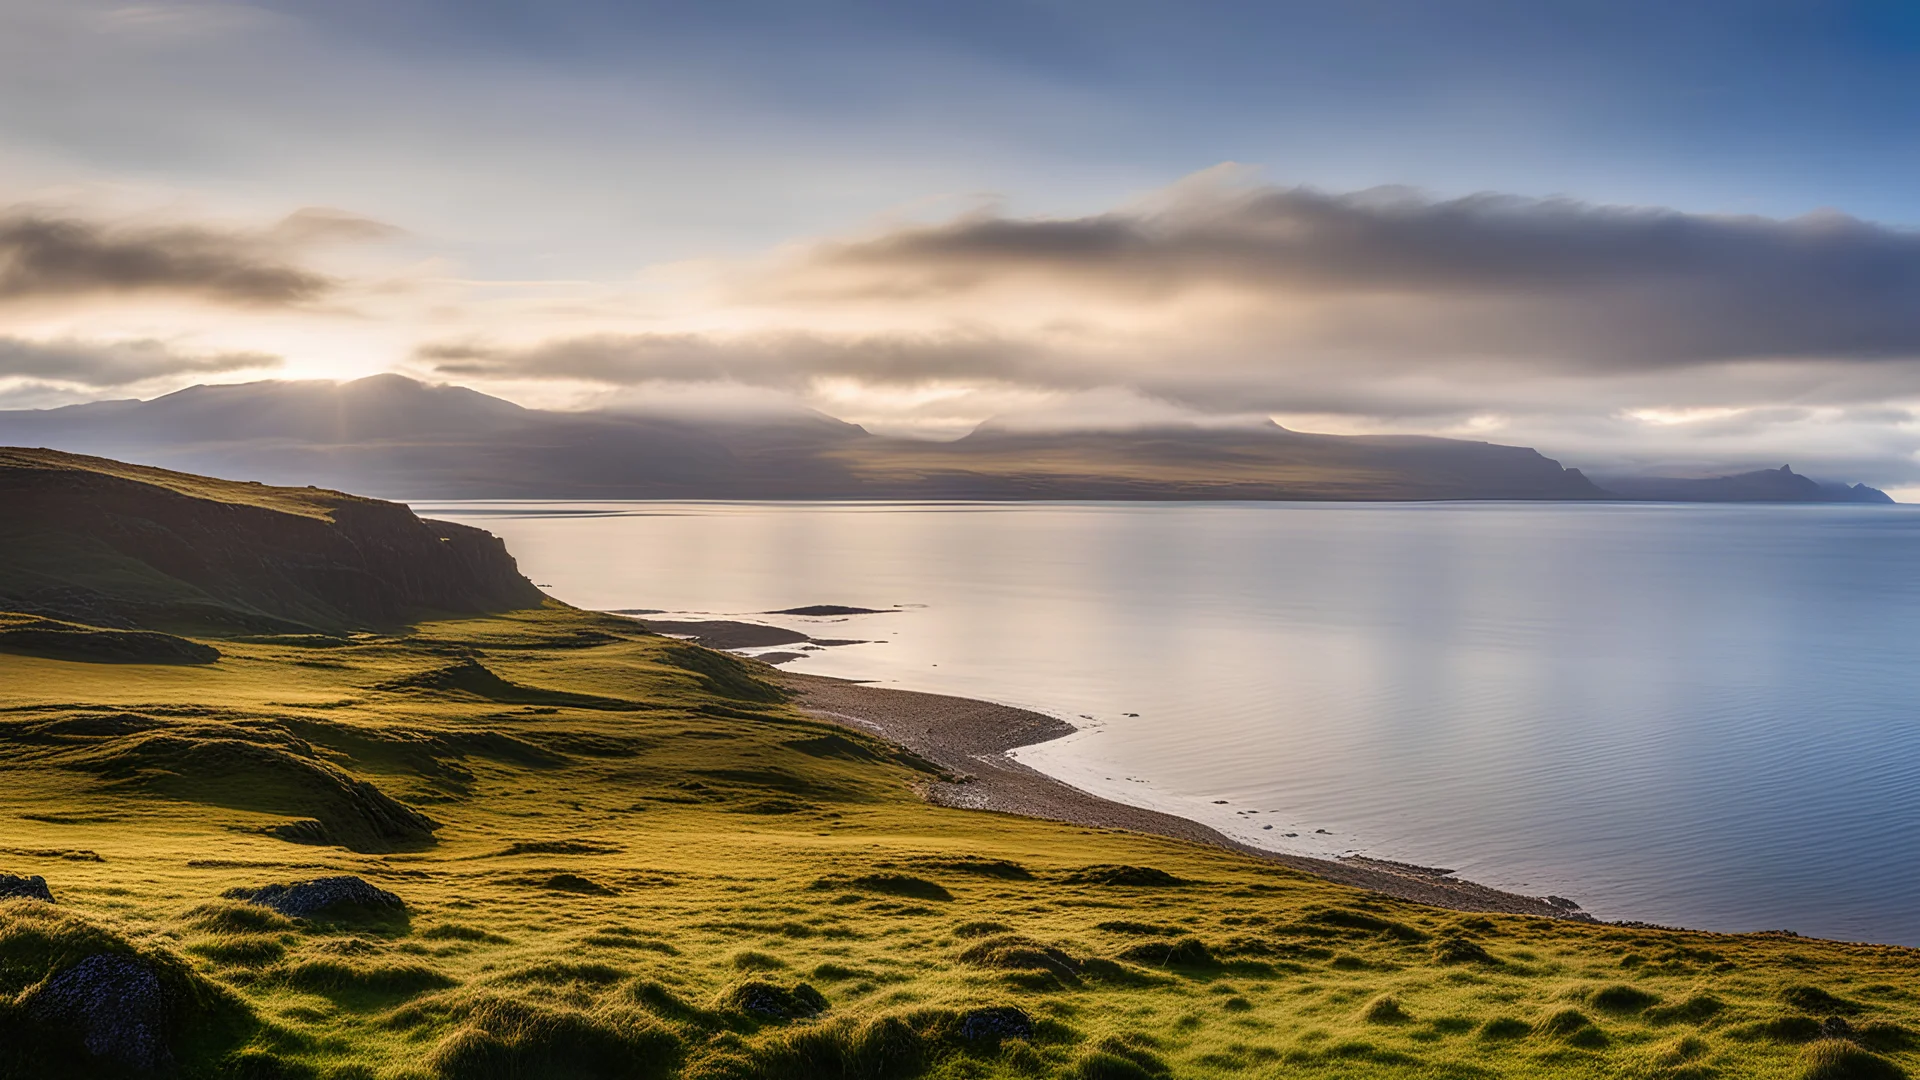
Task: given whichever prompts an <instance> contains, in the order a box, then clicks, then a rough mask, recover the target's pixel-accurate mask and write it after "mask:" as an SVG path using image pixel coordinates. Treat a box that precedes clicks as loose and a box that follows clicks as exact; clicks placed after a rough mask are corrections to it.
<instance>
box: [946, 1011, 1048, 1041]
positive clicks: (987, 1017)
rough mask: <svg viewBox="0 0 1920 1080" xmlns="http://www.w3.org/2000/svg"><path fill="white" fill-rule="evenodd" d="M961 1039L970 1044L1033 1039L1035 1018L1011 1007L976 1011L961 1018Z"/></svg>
mask: <svg viewBox="0 0 1920 1080" xmlns="http://www.w3.org/2000/svg"><path fill="white" fill-rule="evenodd" d="M960 1037H961V1038H963V1039H965V1040H967V1041H968V1042H978V1041H980V1040H981V1039H1028V1038H1032V1037H1033V1018H1032V1017H1030V1016H1028V1015H1027V1014H1026V1013H1024V1012H1022V1011H1021V1010H1019V1009H1016V1008H1014V1007H1012V1006H1010V1005H997V1006H994V1007H992V1008H986V1009H975V1010H973V1011H972V1012H970V1013H968V1014H967V1015H965V1016H963V1017H961V1018H960Z"/></svg>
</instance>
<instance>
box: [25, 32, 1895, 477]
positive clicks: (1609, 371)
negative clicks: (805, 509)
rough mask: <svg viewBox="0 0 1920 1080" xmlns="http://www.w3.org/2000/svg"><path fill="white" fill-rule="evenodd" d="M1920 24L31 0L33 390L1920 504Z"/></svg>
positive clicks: (28, 102) (28, 156) (28, 325)
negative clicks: (1041, 435) (1098, 439)
mask: <svg viewBox="0 0 1920 1080" xmlns="http://www.w3.org/2000/svg"><path fill="white" fill-rule="evenodd" d="M1915 176H1920V5H1916V4H1914V3H1912V2H1911V0H1898V2H1860V3H1851V2H1846V0H1826V2H1813V0H1807V2H1784V0H1783V2H1775V0H1750V2H1743V3H1726V2H1719V0H1699V2H1695V3H1688V4H1673V3H1642V2H1637V0H1614V2H1608V3H1589V2H1587V0H1558V2H1556V3H1553V4H1539V3H1521V2H1505V0H1501V2H1492V0H1485V2H1481V0H1343V2H1337V3H1336V2H1333V0H1320V2H1305V0H1268V2H1263V3H1225V2H1202V0H1190V2H1185V3H1172V2H1145V0H1028V2H1011V0H976V2H973V3H968V4H952V3H919V2H912V0H894V2H880V0H807V2H794V0H740V2H729V0H707V2H703V3H690V2H681V3H656V2H647V0H621V2H615V0H540V2H532V0H526V2H520V0H327V2H317V0H308V2H294V0H263V2H254V3H241V2H164V0H163V2H153V3H136V4H127V3H115V2H105V0H0V408H34V407H49V406H56V405H60V404H66V403H72V402H78V401H86V400H94V399H101V398H126V397H151V396H154V395H157V394H161V393H165V392H168V391H170V390H173V389H177V388H179V387H182V386H186V385H190V384H192V383H196V382H209V381H225V382H232V381H246V380H252V379H260V378H355V377H359V376H364V375H369V374H375V373H379V372H384V371H399V372H403V373H406V374H409V375H413V376H415V377H418V378H423V379H427V380H430V381H446V382H457V383H460V384H462V385H468V386H472V387H474V388H476V389H480V390H483V391H486V392H488V393H495V394H499V395H501V396H504V397H508V398H511V399H513V400H516V401H520V402H522V403H525V404H530V405H538V406H545V407H559V408H589V407H606V408H626V409H658V410H715V409H718V410H728V411H742V410H744V411H756V410H786V409H793V408H813V409H818V410H821V411H824V412H827V413H830V414H832V415H835V416H838V417H841V418H843V419H847V420H852V421H854V422H858V423H862V424H865V425H866V426H868V427H869V428H871V429H873V430H876V431H883V432H887V433H893V434H906V435H913V436H918V437H930V438H951V437H955V436H958V435H961V434H964V433H965V432H966V431H968V430H970V429H971V428H972V427H973V426H974V425H976V424H978V423H980V422H982V421H984V420H987V419H990V418H1000V419H1001V421H1002V422H1007V423H1019V424H1028V425H1033V426H1040V427H1049V426H1052V427H1079V428H1086V427H1137V426H1142V425H1162V424H1203V425H1205V424H1239V423H1259V422H1264V421H1265V420H1267V419H1274V420H1277V421H1279V422H1281V423H1283V424H1286V425H1287V426H1290V427H1296V428H1301V429H1304V430H1316V431H1330V432H1340V433H1374V432H1391V433H1423V434H1441V435H1453V436H1460V437H1469V438H1478V439H1487V440H1492V441H1497V442H1509V443H1518V444H1523V445H1530V446H1535V447H1538V448H1539V449H1540V450H1541V451H1542V452H1544V453H1547V454H1549V455H1551V456H1555V457H1558V458H1560V459H1562V460H1563V461H1564V462H1565V463H1567V464H1570V465H1578V466H1580V467H1582V468H1584V469H1586V470H1587V471H1589V472H1595V473H1601V474H1605V473H1607V472H1609V471H1615V472H1618V471H1629V470H1632V471H1647V470H1651V471H1661V472H1668V473H1676V474H1690V475H1707V474H1713V473H1716V472H1725V471H1729V470H1733V469H1739V468H1751V467H1761V466H1769V467H1772V466H1778V465H1779V464H1782V463H1786V462H1791V463H1792V464H1793V465H1794V467H1795V468H1796V470H1798V471H1801V472H1806V473H1809V474H1812V475H1815V476H1822V477H1826V478H1831V479H1840V480H1847V481H1865V482H1868V483H1872V484H1875V485H1878V486H1882V487H1886V488H1889V489H1892V490H1895V491H1898V492H1903V493H1906V494H1909V495H1913V496H1920V231H1917V230H1920V185H1915V184H1914V183H1913V178H1914V177H1915Z"/></svg>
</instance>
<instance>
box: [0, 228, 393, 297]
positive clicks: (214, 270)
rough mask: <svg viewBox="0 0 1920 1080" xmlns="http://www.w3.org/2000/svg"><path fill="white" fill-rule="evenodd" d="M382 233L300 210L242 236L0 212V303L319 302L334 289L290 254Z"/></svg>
mask: <svg viewBox="0 0 1920 1080" xmlns="http://www.w3.org/2000/svg"><path fill="white" fill-rule="evenodd" d="M389 231H390V230H388V229H387V228H386V227H385V226H381V225H379V224H377V223H375V222H369V221H366V220H365V219H361V218H355V217H352V216H350V215H345V214H340V213H338V212H334V211H325V210H310V211H301V212H299V213H297V214H294V215H293V216H291V217H289V218H287V219H286V220H284V221H282V222H280V223H279V224H278V225H276V226H275V227H273V228H271V229H268V230H264V231H260V232H247V231H237V230H223V229H216V228H211V227H206V226H200V225H165V226H146V227H116V226H111V225H102V224H99V223H97V222H91V221H86V220H82V219H80V218H75V217H62V216H54V215H51V214H47V213H43V212H39V211H35V210H31V209H20V208H16V209H13V210H8V211H0V301H20V300H30V299H49V298H66V297H84V296H102V295H105V296H111V295H124V294H130V293H170V294H175V295H182V296H191V297H195V298H198V299H203V300H211V301H215V302H219V303H226V304H236V305H245V306H287V305H297V304H301V303H306V302H309V301H312V300H316V299H319V298H320V297H321V296H323V295H325V294H326V293H328V292H330V291H332V290H333V289H334V288H335V287H336V285H337V282H335V281H334V280H333V279H331V278H329V277H327V276H326V275H323V274H320V273H317V272H314V271H312V270H309V269H306V268H303V267H302V266H300V265H299V264H298V261H297V256H298V255H299V254H300V251H301V249H303V248H304V247H306V246H307V245H310V244H313V243H316V242H321V241H326V240H355V239H368V238H371V237H375V236H379V235H384V234H385V233H386V232H389Z"/></svg>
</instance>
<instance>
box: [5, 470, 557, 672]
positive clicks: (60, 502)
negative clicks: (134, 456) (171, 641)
mask: <svg viewBox="0 0 1920 1080" xmlns="http://www.w3.org/2000/svg"><path fill="white" fill-rule="evenodd" d="M544 601H545V596H544V595H543V594H541V592H540V591H539V590H538V589H537V588H535V587H534V586H533V584H532V583H531V582H529V581H528V580H527V579H526V578H525V577H522V576H521V574H520V572H519V570H518V569H517V568H516V566H515V565H514V561H513V558H512V557H511V556H510V555H508V554H507V550H506V546H505V545H504V544H502V543H501V542H500V541H499V539H497V538H496V537H494V536H493V535H492V534H490V533H487V532H485V531H483V530H480V529H475V528H471V527H468V526H465V525H455V524H452V523H450V522H443V521H430V520H425V519H422V518H418V517H415V516H414V515H413V513H412V512H411V511H409V510H408V509H407V508H406V507H404V506H401V505H398V504H396V503H389V502H380V501H378V500H375V499H363V498H359V497H357V496H353V495H343V494H341V493H339V492H336V491H324V490H321V489H318V488H276V487H267V486H265V485H261V484H253V483H237V482H232V481H226V480H212V479H208V478H206V477H201V476H189V475H186V474H183V473H176V472H168V471H165V470H161V469H152V468H146V467H143V466H137V465H127V464H123V463H121V462H117V461H110V460H106V459H104V458H94V457H81V456H78V455H74V454H65V453H59V452H56V451H49V450H22V449H15V448H0V611H11V612H18V613H24V614H27V615H35V616H43V617H47V618H50V619H56V620H69V621H72V622H76V623H84V624H88V625H90V626H95V627H122V628H140V629H145V630H161V631H169V632H173V633H189V634H192V633H201V634H204V633H214V634H220V633H249V632H268V633H283V632H290V631H322V632H328V633H340V632H344V631H351V630H364V629H379V628H389V627H394V626H398V625H401V624H403V623H405V622H408V621H410V620H412V619H415V618H419V617H423V616H427V615H435V614H468V613H480V612H490V611H506V610H513V609H518V608H527V607H535V606H538V605H540V604H541V603H543V602H544Z"/></svg>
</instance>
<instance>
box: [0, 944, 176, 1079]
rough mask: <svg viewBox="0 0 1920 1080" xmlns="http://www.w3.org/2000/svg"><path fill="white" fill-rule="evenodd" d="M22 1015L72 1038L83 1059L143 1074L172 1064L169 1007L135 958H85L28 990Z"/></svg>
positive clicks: (162, 988) (157, 981) (162, 987)
mask: <svg viewBox="0 0 1920 1080" xmlns="http://www.w3.org/2000/svg"><path fill="white" fill-rule="evenodd" d="M24 1011H25V1013H26V1016H27V1018H28V1019H29V1020H30V1021H32V1022H33V1023H35V1024H37V1025H41V1026H43V1027H46V1028H49V1029H52V1030H55V1031H62V1032H65V1033H67V1034H68V1035H70V1036H72V1037H75V1038H77V1039H78V1040H79V1042H80V1045H81V1047H82V1048H83V1049H84V1050H85V1051H86V1053H87V1055H88V1056H89V1057H92V1058H95V1059H98V1060H102V1061H108V1062H112V1063H114V1064H116V1065H119V1066H121V1067H123V1068H126V1069H131V1070H133V1071H135V1072H143V1073H146V1072H157V1071H159V1070H161V1069H163V1068H165V1067H167V1066H168V1065H171V1064H172V1063H173V1055H172V1054H171V1052H170V1051H169V1050H168V1044H169V1043H170V1041H171V1039H172V1035H173V1032H172V1031H171V1030H170V1029H171V1027H172V1024H171V1019H172V1016H173V1013H174V1008H173V1002H172V1001H171V1000H170V995H169V993H168V990H167V986H166V984H165V983H164V982H163V981H162V980H161V978H160V976H159V975H158V974H156V973H155V972H154V970H153V969H152V968H151V967H150V966H148V965H147V964H145V963H143V962H142V961H141V960H140V959H138V958H137V957H132V956H125V955H121V954H117V953H100V954H97V955H94V956H89V957H87V958H86V959H84V960H82V961H80V962H79V963H77V964H75V965H73V966H72V967H70V968H67V969H66V970H65V971H62V972H60V973H58V974H56V975H54V976H53V977H52V978H51V979H49V980H47V982H46V983H45V984H43V985H42V986H40V987H39V988H38V989H37V990H35V991H33V992H32V993H31V995H30V996H29V997H28V999H27V1001H26V1007H25V1010H24Z"/></svg>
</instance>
